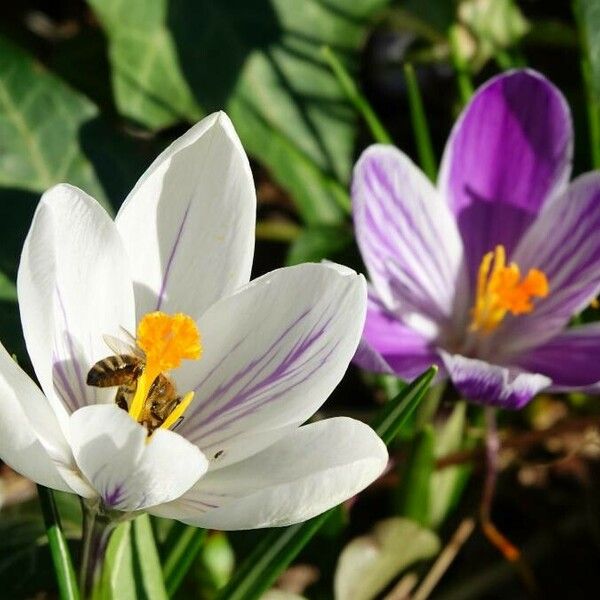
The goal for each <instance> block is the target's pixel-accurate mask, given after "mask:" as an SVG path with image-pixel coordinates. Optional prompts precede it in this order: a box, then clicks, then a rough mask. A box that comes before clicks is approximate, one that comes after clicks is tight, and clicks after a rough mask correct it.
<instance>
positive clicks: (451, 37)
mask: <svg viewBox="0 0 600 600" xmlns="http://www.w3.org/2000/svg"><path fill="white" fill-rule="evenodd" d="M459 35H460V34H459V30H458V27H457V26H456V25H452V27H450V30H449V32H448V41H449V43H450V57H451V59H452V65H453V66H454V71H455V72H456V81H457V83H458V91H459V92H460V100H461V104H462V105H463V106H464V105H466V104H467V102H468V101H469V100H470V99H471V96H472V95H473V91H474V90H473V82H472V81H471V72H470V70H469V65H468V64H467V62H466V61H465V59H464V58H463V57H462V55H461V53H460V47H459V39H458V38H459Z"/></svg>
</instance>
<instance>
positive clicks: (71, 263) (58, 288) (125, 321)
mask: <svg viewBox="0 0 600 600" xmlns="http://www.w3.org/2000/svg"><path fill="white" fill-rule="evenodd" d="M124 256H125V253H124V250H123V245H122V243H121V239H120V237H119V233H118V231H117V229H116V227H115V225H114V223H113V222H112V220H111V218H110V217H109V216H108V214H107V213H106V211H105V210H104V209H103V208H102V207H101V206H100V205H99V204H98V203H97V202H96V201H95V200H94V199H93V198H91V197H90V196H88V195H87V194H85V193H84V192H82V191H81V190H79V189H77V188H75V187H72V186H69V185H64V184H63V185H58V186H56V187H53V188H52V189H51V190H49V191H48V192H46V193H45V194H44V195H43V196H42V199H41V201H40V204H39V206H38V208H37V210H36V212H35V215H34V218H33V223H32V225H31V229H30V230H29V234H28V235H27V239H26V240H25V245H24V247H23V253H22V256H21V264H20V265H19V274H18V281H17V285H18V294H19V306H20V310H21V320H22V323H23V332H24V335H25V341H26V343H27V350H28V352H29V356H30V357H31V361H32V362H33V366H34V368H35V372H36V375H37V378H38V380H39V382H40V384H41V386H42V389H43V390H44V392H45V393H46V396H47V397H48V399H49V400H50V402H51V404H52V406H53V408H54V409H55V411H56V413H57V415H58V418H59V421H60V422H61V423H62V424H63V425H64V424H65V422H66V419H67V415H68V413H70V412H72V411H74V410H76V409H77V408H79V407H81V406H83V405H85V404H93V403H96V402H100V401H108V400H109V396H110V394H111V392H110V391H108V390H100V389H98V388H92V387H90V386H87V385H86V382H85V379H86V374H87V371H88V369H89V368H90V367H91V366H92V365H93V364H94V362H96V361H97V360H100V359H101V358H103V357H105V356H107V355H108V354H110V353H111V352H110V350H109V349H108V348H107V347H106V345H105V343H104V341H103V337H102V336H103V334H111V335H120V334H121V330H120V327H125V328H128V329H132V328H133V327H134V324H135V322H134V304H133V290H132V286H131V279H130V277H129V272H128V265H127V261H126V260H125V259H124ZM112 395H113V396H114V390H113V391H112Z"/></svg>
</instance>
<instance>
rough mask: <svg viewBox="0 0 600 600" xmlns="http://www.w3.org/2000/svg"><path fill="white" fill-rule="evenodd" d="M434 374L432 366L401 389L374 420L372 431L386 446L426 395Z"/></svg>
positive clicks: (435, 371) (435, 370)
mask: <svg viewBox="0 0 600 600" xmlns="http://www.w3.org/2000/svg"><path fill="white" fill-rule="evenodd" d="M436 374H437V367H435V366H433V367H430V368H429V369H427V371H425V372H424V373H422V374H421V375H419V376H418V377H417V378H416V379H415V380H414V381H412V382H411V383H410V384H408V385H407V386H406V387H404V388H402V391H401V392H400V393H399V394H398V395H397V396H396V397H395V398H394V399H393V400H390V401H389V402H388V403H387V404H386V405H385V406H384V407H383V409H382V410H381V412H380V413H379V415H378V416H377V417H376V418H375V420H374V421H373V423H372V426H373V429H375V431H376V432H377V435H379V437H380V438H381V439H382V440H383V441H384V442H385V444H386V445H388V446H389V445H390V444H391V443H392V442H393V441H394V439H395V438H396V436H397V435H398V434H399V433H400V431H401V429H402V428H403V427H404V425H405V424H406V422H407V421H408V419H409V418H410V416H411V415H412V413H413V412H414V410H415V408H417V406H418V404H419V402H421V400H422V399H423V397H424V396H425V394H426V393H427V390H428V389H429V386H430V385H431V382H432V381H433V378H434V377H435V376H436Z"/></svg>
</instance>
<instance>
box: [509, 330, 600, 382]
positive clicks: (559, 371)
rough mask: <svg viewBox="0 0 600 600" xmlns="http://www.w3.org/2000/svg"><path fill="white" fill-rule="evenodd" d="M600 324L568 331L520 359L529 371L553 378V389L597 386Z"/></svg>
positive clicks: (521, 363)
mask: <svg viewBox="0 0 600 600" xmlns="http://www.w3.org/2000/svg"><path fill="white" fill-rule="evenodd" d="M599 356H600V324H598V323H594V324H593V325H584V326H582V327H575V328H573V329H569V330H567V331H565V332H564V333H563V334H561V335H558V336H556V337H555V338H553V339H551V340H550V341H549V342H546V343H545V344H543V345H542V346H538V347H537V348H533V349H532V350H530V351H528V352H527V353H526V354H525V355H524V356H523V357H521V359H520V360H519V365H520V366H521V367H522V368H523V369H526V370H527V371H534V372H536V373H543V374H544V375H546V376H548V377H550V379H552V390H553V391H566V390H571V389H575V388H580V389H581V388H590V387H592V386H593V387H594V391H596V392H597V390H598V387H597V386H596V385H595V384H598V382H600V359H599Z"/></svg>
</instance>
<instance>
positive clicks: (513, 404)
mask: <svg viewBox="0 0 600 600" xmlns="http://www.w3.org/2000/svg"><path fill="white" fill-rule="evenodd" d="M440 355H441V356H442V359H443V360H444V364H445V365H446V369H447V371H448V375H449V376H450V378H451V379H452V383H454V385H455V386H456V388H457V389H458V391H459V392H460V393H461V394H462V395H463V396H464V397H465V399H467V400H470V401H471V402H479V403H481V404H487V405H489V406H498V407H500V408H508V409H518V408H521V407H523V406H525V404H527V403H528V402H529V401H530V400H531V399H532V398H533V397H534V396H535V395H536V394H537V393H538V392H539V391H541V390H543V389H544V388H547V387H548V386H549V385H550V384H551V383H552V380H551V379H550V378H549V377H546V376H545V375H541V374H539V373H528V372H525V371H522V370H520V369H516V368H514V367H502V366H499V365H492V364H490V363H487V362H485V361H483V360H478V359H475V358H467V357H466V356H461V355H460V354H448V353H447V352H444V351H440Z"/></svg>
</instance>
